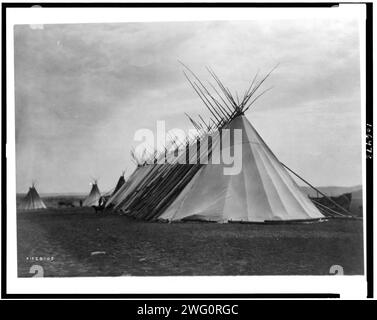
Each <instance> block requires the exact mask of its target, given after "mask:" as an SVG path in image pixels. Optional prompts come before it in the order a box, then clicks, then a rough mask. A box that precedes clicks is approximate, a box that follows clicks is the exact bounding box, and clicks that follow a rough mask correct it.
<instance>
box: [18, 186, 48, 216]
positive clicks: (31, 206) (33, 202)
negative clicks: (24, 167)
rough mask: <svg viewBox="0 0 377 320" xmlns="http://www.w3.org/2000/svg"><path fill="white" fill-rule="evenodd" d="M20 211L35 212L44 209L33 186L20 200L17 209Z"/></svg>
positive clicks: (44, 206)
mask: <svg viewBox="0 0 377 320" xmlns="http://www.w3.org/2000/svg"><path fill="white" fill-rule="evenodd" d="M18 208H19V209H21V210H35V209H46V205H45V204H44V202H43V201H42V199H41V198H40V196H39V194H38V192H37V190H36V189H35V187H34V185H33V186H32V187H31V188H29V192H28V193H27V195H26V196H25V198H23V199H22V200H21V203H20V205H19V207H18Z"/></svg>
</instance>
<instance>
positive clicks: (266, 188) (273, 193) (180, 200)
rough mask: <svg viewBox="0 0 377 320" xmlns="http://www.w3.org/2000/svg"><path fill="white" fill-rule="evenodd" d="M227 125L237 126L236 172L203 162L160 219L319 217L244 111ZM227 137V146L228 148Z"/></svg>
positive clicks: (226, 219) (319, 214)
mask: <svg viewBox="0 0 377 320" xmlns="http://www.w3.org/2000/svg"><path fill="white" fill-rule="evenodd" d="M227 128H228V129H231V130H232V129H240V130H242V142H241V143H242V168H241V170H240V172H239V173H238V174H236V175H224V170H223V169H224V167H225V166H226V165H225V164H221V163H220V164H206V165H203V166H202V167H201V169H200V170H199V171H198V172H197V173H196V175H195V176H194V177H193V178H192V180H191V181H190V182H189V183H188V184H187V185H186V187H185V188H184V189H183V191H182V192H181V193H180V194H179V196H178V197H177V198H176V199H175V201H174V202H173V203H172V204H171V205H170V206H169V208H167V210H165V212H164V213H163V214H162V215H161V216H160V217H159V218H160V219H162V220H168V221H175V220H184V219H195V220H205V221H215V222H228V221H248V222H264V221H268V220H304V219H317V218H322V217H323V215H322V214H321V213H320V212H319V210H318V209H317V208H316V207H315V206H314V204H313V203H312V202H311V201H310V199H308V198H307V197H306V196H305V195H304V194H303V193H302V192H301V190H300V188H299V187H298V186H297V184H296V183H295V181H294V180H293V179H292V178H291V176H290V175H289V174H288V172H287V171H286V169H285V168H284V167H283V166H282V164H281V163H280V162H279V160H278V159H277V158H276V156H275V155H274V154H273V153H272V151H271V150H270V149H269V148H268V146H267V145H266V144H265V142H264V141H263V139H262V138H261V137H260V136H259V134H258V133H257V131H256V130H255V129H254V127H253V126H252V125H251V123H250V122H249V121H248V120H247V118H246V117H245V116H244V115H240V116H238V117H236V118H235V119H233V120H232V121H231V122H230V123H229V124H228V126H227ZM223 139H224V136H223ZM229 141H230V142H231V144H230V145H229V146H228V148H231V149H234V145H233V144H232V139H230V140H229ZM239 143H240V142H239ZM215 148H220V144H216V146H214V152H213V154H215V155H216V154H217V153H216V150H215Z"/></svg>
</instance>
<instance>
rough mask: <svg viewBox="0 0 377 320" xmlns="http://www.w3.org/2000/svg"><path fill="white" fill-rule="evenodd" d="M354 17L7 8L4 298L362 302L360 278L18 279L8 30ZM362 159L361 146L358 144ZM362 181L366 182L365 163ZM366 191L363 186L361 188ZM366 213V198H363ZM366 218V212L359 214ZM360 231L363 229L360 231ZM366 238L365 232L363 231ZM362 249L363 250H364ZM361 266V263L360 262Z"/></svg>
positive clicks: (346, 9)
mask: <svg viewBox="0 0 377 320" xmlns="http://www.w3.org/2000/svg"><path fill="white" fill-rule="evenodd" d="M351 17H352V18H355V19H358V20H359V21H360V25H361V26H363V25H365V5H351V4H347V5H341V6H340V7H333V8H326V9H324V8H315V9H313V8H310V9H306V8H305V9H301V8H300V9H298V8H289V9H286V8H283V9H277V8H210V9H208V8H189V9H188V8H114V9H112V8H85V9H81V8H77V9H76V8H74V9H72V8H42V9H36V8H33V9H24V8H17V9H14V8H8V9H7V99H8V101H7V116H8V119H7V126H8V127H7V136H8V145H7V159H8V172H7V178H8V179H7V181H8V183H7V202H8V212H7V231H8V239H7V240H8V241H7V251H8V256H7V293H131V294H132V293H302V292H306V293H324V292H326V293H340V294H341V297H342V298H365V297H366V280H365V276H345V277H331V276H236V277H234V276H232V277H231V276H223V277H218V276H211V277H192V276H187V277H180V276H179V277H104V278H102V277H95V278H17V251H16V248H17V246H16V202H15V195H16V186H15V176H16V175H15V127H14V125H15V117H14V106H15V105H14V73H13V71H14V70H13V66H14V61H13V57H14V56H13V26H14V25H15V24H49V23H54V24H55V23H101V22H136V21H139V22H140V21H143V22H151V21H200V20H206V21H209V20H266V19H269V20H271V19H279V20H284V19H303V20H305V19H311V18H316V19H335V18H339V19H342V18H351ZM360 39H361V43H360V56H361V61H360V65H361V75H362V76H361V93H362V100H361V101H362V103H361V110H362V115H363V116H362V117H363V119H362V122H363V125H362V131H363V137H364V136H365V125H364V124H365V116H364V112H365V111H364V110H365V81H364V79H365V42H364V39H365V28H363V27H361V28H360ZM362 146H363V154H365V145H364V141H363V142H362ZM362 163H363V169H362V171H363V181H365V161H362ZM364 190H365V186H364ZM363 196H364V200H363V201H364V210H365V193H364V195H363ZM364 216H365V212H364ZM364 230H365V226H364ZM364 233H365V232H364ZM364 247H365V246H364ZM364 265H365V263H364Z"/></svg>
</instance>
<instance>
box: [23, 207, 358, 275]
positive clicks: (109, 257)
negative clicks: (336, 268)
mask: <svg viewBox="0 0 377 320" xmlns="http://www.w3.org/2000/svg"><path fill="white" fill-rule="evenodd" d="M17 220H18V226H17V229H18V275H19V276H20V277H30V276H31V275H32V274H31V273H29V270H30V267H31V266H32V265H34V264H38V265H41V266H42V267H43V268H44V276H47V277H75V276H121V275H124V276H126V275H130V276H152V275H153V276H156V275H160V276H165V275H326V274H329V269H330V267H331V266H332V265H340V266H342V267H343V269H344V274H346V275H347V274H363V244H362V243H363V241H362V232H363V224H362V221H361V220H349V221H348V220H347V221H345V220H330V221H326V222H321V223H312V224H289V225H288V224H285V225H281V224H279V225H265V224H238V223H231V224H215V223H197V222H186V223H173V224H168V223H157V222H154V223H150V222H142V221H136V220H132V219H130V218H128V217H126V216H120V215H117V214H103V213H102V214H99V213H98V214H95V213H94V210H93V209H91V208H72V209H48V210H44V211H36V212H19V213H18V219H17ZM95 251H101V252H105V253H101V254H95V255H92V254H91V253H92V252H95ZM36 257H41V258H43V259H44V261H38V262H36V261H32V260H31V259H33V258H34V259H35V258H36ZM50 257H53V260H52V261H51V260H50V261H46V260H47V258H50Z"/></svg>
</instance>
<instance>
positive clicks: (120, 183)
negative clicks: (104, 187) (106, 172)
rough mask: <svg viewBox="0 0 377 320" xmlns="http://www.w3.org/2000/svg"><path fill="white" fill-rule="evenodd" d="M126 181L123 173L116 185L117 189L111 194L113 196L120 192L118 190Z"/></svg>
mask: <svg viewBox="0 0 377 320" xmlns="http://www.w3.org/2000/svg"><path fill="white" fill-rule="evenodd" d="M125 182H126V181H125V180H124V174H122V175H121V176H120V177H119V180H118V182H117V184H116V186H115V189H114V191H113V193H112V194H111V196H113V195H114V194H116V193H117V192H118V190H119V189H120V188H121V187H122V186H123V184H124V183H125Z"/></svg>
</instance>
